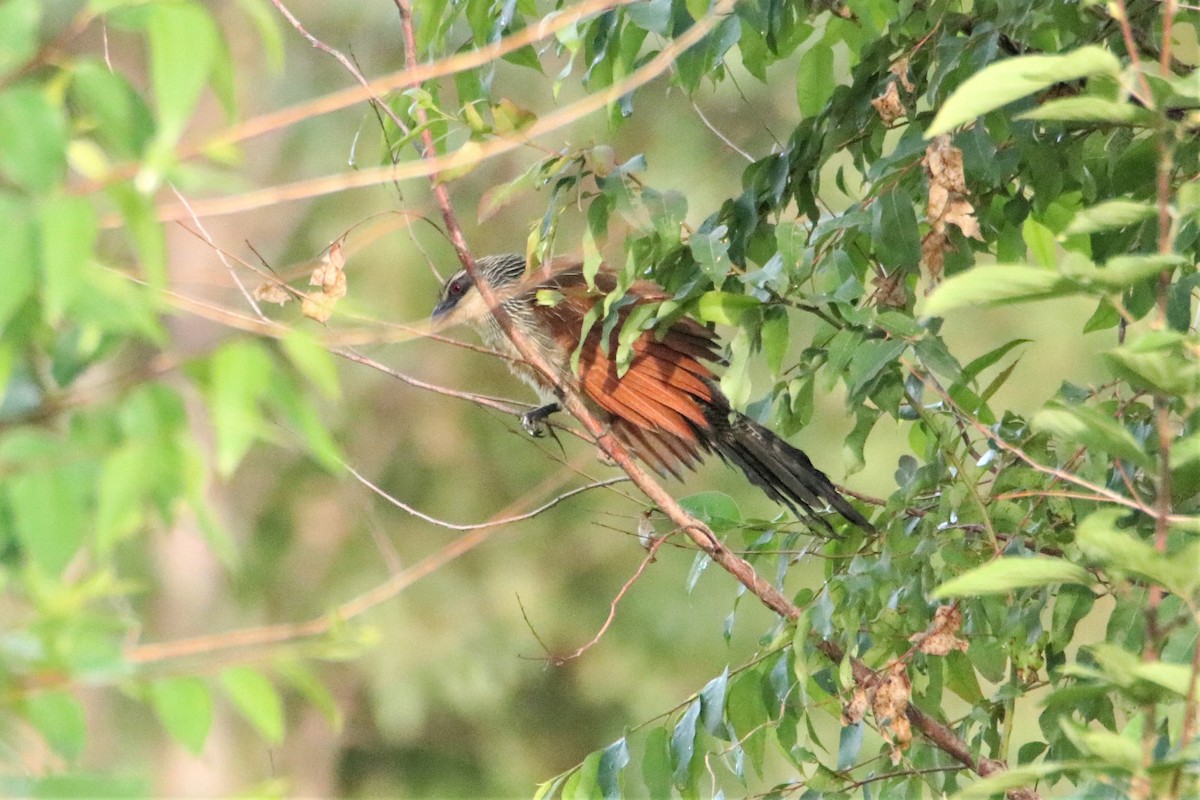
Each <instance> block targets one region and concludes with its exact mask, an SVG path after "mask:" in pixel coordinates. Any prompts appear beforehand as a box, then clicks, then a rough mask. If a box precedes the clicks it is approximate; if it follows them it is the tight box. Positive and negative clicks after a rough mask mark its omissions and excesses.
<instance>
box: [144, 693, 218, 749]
mask: <svg viewBox="0 0 1200 800" xmlns="http://www.w3.org/2000/svg"><path fill="white" fill-rule="evenodd" d="M150 703H151V705H152V706H153V707H154V713H155V714H157V715H158V719H159V721H160V722H162V725H163V727H164V728H166V730H167V733H169V734H170V735H171V738H173V739H175V741H177V742H179V743H180V744H181V745H183V746H184V747H185V748H187V749H188V750H189V751H190V752H191V753H192V754H193V755H200V752H201V751H202V750H203V749H204V740H205V739H207V738H208V729H209V728H210V727H211V726H212V695H211V694H209V691H208V687H207V686H205V685H204V683H203V682H201V681H200V679H199V678H190V677H181V678H164V679H163V680H160V681H155V682H154V683H152V684H151V685H150Z"/></svg>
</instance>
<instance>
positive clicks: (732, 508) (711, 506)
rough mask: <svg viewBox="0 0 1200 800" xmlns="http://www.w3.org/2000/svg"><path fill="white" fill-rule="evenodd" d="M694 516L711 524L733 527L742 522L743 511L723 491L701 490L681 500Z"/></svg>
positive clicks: (680, 502)
mask: <svg viewBox="0 0 1200 800" xmlns="http://www.w3.org/2000/svg"><path fill="white" fill-rule="evenodd" d="M679 505H680V506H682V507H683V509H684V510H685V511H687V512H688V513H689V514H691V515H692V516H694V517H696V518H697V519H699V520H700V521H701V522H704V523H706V524H709V525H714V524H715V525H718V526H724V527H727V528H728V527H733V526H735V525H741V524H742V511H741V509H740V508H738V504H737V502H736V501H735V500H734V499H733V498H732V497H730V496H729V495H727V494H725V493H723V492H700V493H699V494H693V495H689V496H687V497H685V498H683V499H682V500H680V501H679Z"/></svg>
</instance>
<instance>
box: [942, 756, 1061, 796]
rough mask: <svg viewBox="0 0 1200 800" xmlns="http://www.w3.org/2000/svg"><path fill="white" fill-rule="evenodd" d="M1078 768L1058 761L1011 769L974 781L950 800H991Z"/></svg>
mask: <svg viewBox="0 0 1200 800" xmlns="http://www.w3.org/2000/svg"><path fill="white" fill-rule="evenodd" d="M1078 767H1079V764H1073V763H1071V762H1058V761H1042V762H1040V763H1037V764H1025V765H1022V766H1020V767H1010V768H1009V769H1004V770H1000V771H999V772H993V773H992V774H991V775H989V776H987V777H986V778H981V779H979V780H977V781H974V782H973V783H971V784H970V785H968V786H966V787H965V788H964V789H963V790H962V791H960V792H959V793H958V794H956V795H954V796H952V797H951V798H950V800H990V799H991V798H994V797H997V796H1002V795H1003V794H1004V793H1005V792H1007V791H1008V790H1009V789H1020V788H1022V787H1028V786H1031V785H1033V784H1034V783H1037V782H1038V781H1039V780H1041V779H1043V778H1047V777H1050V776H1052V775H1057V774H1058V773H1060V772H1064V771H1066V770H1069V769H1075V768H1078Z"/></svg>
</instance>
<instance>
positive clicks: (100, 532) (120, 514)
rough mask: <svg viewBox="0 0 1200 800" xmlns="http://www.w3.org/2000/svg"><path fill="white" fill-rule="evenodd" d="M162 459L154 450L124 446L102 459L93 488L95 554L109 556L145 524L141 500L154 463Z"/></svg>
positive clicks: (137, 445)
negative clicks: (95, 485) (95, 487)
mask: <svg viewBox="0 0 1200 800" xmlns="http://www.w3.org/2000/svg"><path fill="white" fill-rule="evenodd" d="M161 458H162V455H161V453H160V452H158V450H157V449H156V448H148V447H146V446H144V445H142V444H127V445H125V446H124V447H120V448H117V449H115V450H113V451H112V452H111V453H110V454H109V456H108V458H106V459H105V460H104V470H103V471H102V472H101V473H100V485H99V486H98V487H97V489H96V520H95V525H96V551H97V552H98V553H101V554H106V553H110V552H111V551H112V548H113V547H114V546H115V545H116V544H117V543H118V542H119V541H121V540H122V539H124V538H126V537H127V536H129V535H130V534H131V533H133V532H134V531H135V530H137V529H138V527H139V526H141V525H143V524H145V522H146V518H145V513H144V511H143V500H144V498H145V495H146V492H147V489H148V488H149V485H150V483H151V479H152V478H154V477H155V472H154V471H153V470H154V466H155V461H156V460H159V459H161Z"/></svg>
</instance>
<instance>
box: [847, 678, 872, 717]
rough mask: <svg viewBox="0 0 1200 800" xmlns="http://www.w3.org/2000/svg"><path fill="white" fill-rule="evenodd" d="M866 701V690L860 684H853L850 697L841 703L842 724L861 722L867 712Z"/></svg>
mask: <svg viewBox="0 0 1200 800" xmlns="http://www.w3.org/2000/svg"><path fill="white" fill-rule="evenodd" d="M868 703H869V701H868V699H867V690H866V689H864V688H863V687H861V686H855V687H854V692H853V693H852V694H851V695H850V699H849V700H848V701H846V703H844V704H843V705H842V724H843V725H853V724H854V723H856V722H862V718H863V716H865V715H866V713H867V704H868Z"/></svg>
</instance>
